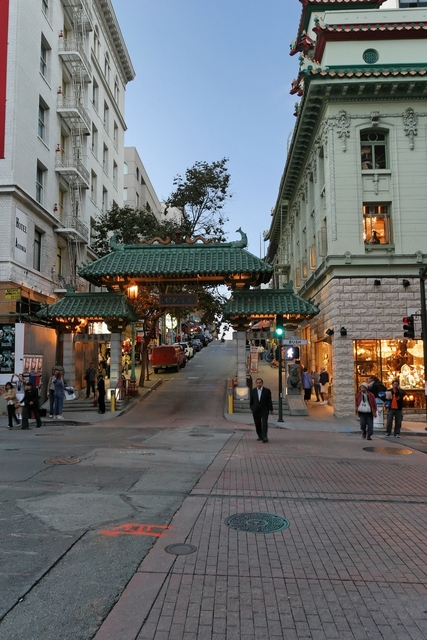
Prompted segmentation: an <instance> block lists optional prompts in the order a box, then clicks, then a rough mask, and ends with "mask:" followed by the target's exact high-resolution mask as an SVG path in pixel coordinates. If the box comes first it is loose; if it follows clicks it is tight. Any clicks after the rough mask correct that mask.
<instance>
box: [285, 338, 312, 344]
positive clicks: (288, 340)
mask: <svg viewBox="0 0 427 640" xmlns="http://www.w3.org/2000/svg"><path fill="white" fill-rule="evenodd" d="M282 344H289V345H293V346H295V345H300V344H308V340H300V338H285V340H282Z"/></svg>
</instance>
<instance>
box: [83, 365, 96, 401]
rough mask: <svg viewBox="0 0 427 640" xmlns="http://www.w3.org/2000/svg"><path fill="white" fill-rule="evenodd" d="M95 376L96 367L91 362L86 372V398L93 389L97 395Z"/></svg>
mask: <svg viewBox="0 0 427 640" xmlns="http://www.w3.org/2000/svg"><path fill="white" fill-rule="evenodd" d="M95 378H96V369H95V365H94V364H93V362H91V363H90V365H89V366H88V368H87V369H86V372H85V380H86V398H89V396H90V392H91V391H92V393H93V395H95Z"/></svg>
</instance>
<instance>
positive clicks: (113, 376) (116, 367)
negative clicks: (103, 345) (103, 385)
mask: <svg viewBox="0 0 427 640" xmlns="http://www.w3.org/2000/svg"><path fill="white" fill-rule="evenodd" d="M121 377H122V334H121V333H112V334H111V349H110V389H114V387H115V386H116V384H117V383H118V381H119V380H120V378H121Z"/></svg>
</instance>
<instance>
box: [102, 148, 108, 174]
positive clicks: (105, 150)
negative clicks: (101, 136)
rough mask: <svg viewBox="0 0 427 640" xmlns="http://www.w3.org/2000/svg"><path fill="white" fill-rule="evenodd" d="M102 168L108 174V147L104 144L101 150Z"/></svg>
mask: <svg viewBox="0 0 427 640" xmlns="http://www.w3.org/2000/svg"><path fill="white" fill-rule="evenodd" d="M102 168H103V169H104V173H106V174H107V175H108V147H107V145H105V144H104V148H103V150H102Z"/></svg>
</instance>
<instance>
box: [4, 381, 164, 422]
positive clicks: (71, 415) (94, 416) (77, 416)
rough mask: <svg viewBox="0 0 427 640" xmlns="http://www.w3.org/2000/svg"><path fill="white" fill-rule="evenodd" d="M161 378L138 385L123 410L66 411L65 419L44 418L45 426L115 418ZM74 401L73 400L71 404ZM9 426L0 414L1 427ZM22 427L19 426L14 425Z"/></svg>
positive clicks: (103, 420) (128, 408)
mask: <svg viewBox="0 0 427 640" xmlns="http://www.w3.org/2000/svg"><path fill="white" fill-rule="evenodd" d="M161 383H162V381H161V380H146V381H145V383H144V386H143V387H138V395H137V396H135V397H134V398H132V399H131V400H130V401H129V402H128V403H127V404H126V405H125V407H124V408H123V409H122V410H121V411H106V412H105V413H98V412H97V411H90V410H88V411H66V412H64V420H61V421H57V420H53V419H52V418H49V417H48V416H46V417H43V418H42V424H43V426H51V425H57V424H63V425H67V424H72V425H87V424H91V425H94V424H102V423H103V422H106V421H107V420H113V419H114V418H117V417H118V416H121V415H123V414H124V413H126V412H127V411H129V410H130V409H131V408H132V407H133V406H134V405H135V403H137V402H141V401H142V400H143V399H144V398H145V397H147V396H148V395H149V394H150V393H151V392H152V391H153V390H154V389H156V387H158V386H159V384H161ZM72 402H73V401H72V400H71V402H70V404H71V403H72ZM34 426H35V421H34V420H30V428H33V427H34ZM1 427H7V416H0V428H1ZM14 428H15V429H20V427H19V426H16V427H14Z"/></svg>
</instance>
